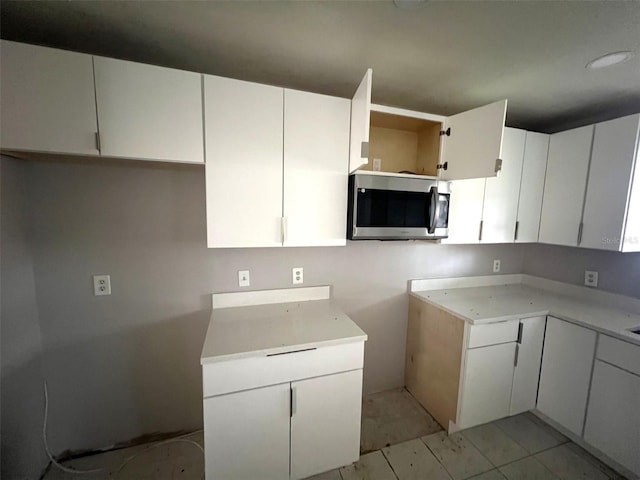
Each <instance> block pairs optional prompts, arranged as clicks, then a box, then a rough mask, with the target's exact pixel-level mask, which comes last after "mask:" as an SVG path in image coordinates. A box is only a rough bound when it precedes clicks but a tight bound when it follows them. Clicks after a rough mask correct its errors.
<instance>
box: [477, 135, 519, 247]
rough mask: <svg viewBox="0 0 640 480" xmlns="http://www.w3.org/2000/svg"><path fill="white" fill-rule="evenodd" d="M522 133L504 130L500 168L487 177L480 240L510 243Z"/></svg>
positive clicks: (516, 194)
mask: <svg viewBox="0 0 640 480" xmlns="http://www.w3.org/2000/svg"><path fill="white" fill-rule="evenodd" d="M525 136H526V132H525V131H524V130H517V129H515V128H505V129H504V144H503V147H502V169H501V170H500V171H499V172H498V175H497V176H495V177H490V178H487V180H486V182H487V183H486V187H485V192H484V207H483V209H482V238H481V242H482V243H508V242H513V239H514V235H515V227H516V218H517V214H518V194H519V193H520V179H521V177H522V159H523V157H524V145H525Z"/></svg>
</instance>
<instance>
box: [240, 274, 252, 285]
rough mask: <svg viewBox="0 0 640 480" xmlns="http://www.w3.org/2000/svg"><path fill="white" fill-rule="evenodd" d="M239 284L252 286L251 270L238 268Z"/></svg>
mask: <svg viewBox="0 0 640 480" xmlns="http://www.w3.org/2000/svg"><path fill="white" fill-rule="evenodd" d="M238 286H239V287H249V286H251V275H250V273H249V270H238Z"/></svg>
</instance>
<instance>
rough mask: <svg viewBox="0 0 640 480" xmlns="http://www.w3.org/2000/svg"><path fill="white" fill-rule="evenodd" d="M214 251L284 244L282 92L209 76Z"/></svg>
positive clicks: (208, 183) (210, 206)
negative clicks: (216, 249) (221, 248)
mask: <svg viewBox="0 0 640 480" xmlns="http://www.w3.org/2000/svg"><path fill="white" fill-rule="evenodd" d="M204 96H205V119H206V132H205V143H206V149H207V161H206V164H205V178H206V194H207V242H208V246H209V247H275V246H281V245H282V229H281V222H282V133H283V128H282V123H283V106H282V100H283V89H282V88H276V87H271V86H268V85H259V84H257V83H249V82H243V81H240V80H232V79H229V78H222V77H214V76H210V75H206V76H205V77H204Z"/></svg>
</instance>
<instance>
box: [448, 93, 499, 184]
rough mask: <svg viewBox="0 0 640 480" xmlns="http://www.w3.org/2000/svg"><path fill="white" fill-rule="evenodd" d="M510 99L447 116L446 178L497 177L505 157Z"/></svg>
mask: <svg viewBox="0 0 640 480" xmlns="http://www.w3.org/2000/svg"><path fill="white" fill-rule="evenodd" d="M506 114H507V101H506V100H501V101H499V102H495V103H492V104H490V105H485V106H483V107H478V108H474V109H473V110H469V111H467V112H462V113H459V114H457V115H453V116H452V117H448V118H447V120H446V123H445V127H446V129H451V131H450V136H447V135H445V138H444V149H443V150H444V151H443V155H442V163H443V164H445V163H446V164H447V168H446V170H445V169H443V170H441V174H440V178H442V179H443V180H460V179H466V178H482V177H494V176H495V175H496V173H497V169H496V162H497V161H499V159H502V136H503V130H504V120H505V117H506Z"/></svg>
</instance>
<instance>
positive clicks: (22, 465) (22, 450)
mask: <svg viewBox="0 0 640 480" xmlns="http://www.w3.org/2000/svg"><path fill="white" fill-rule="evenodd" d="M0 170H1V171H2V175H1V181H2V188H1V191H2V199H1V201H0V207H1V210H2V211H1V218H0V220H1V222H0V223H1V224H2V229H1V236H2V238H1V243H0V244H1V246H2V250H1V259H2V264H1V268H0V277H1V283H2V291H1V297H2V298H1V301H0V304H1V306H2V311H1V321H0V328H1V329H2V334H1V336H0V339H1V349H0V351H1V362H0V363H1V366H2V369H1V382H2V388H1V395H0V397H1V404H2V414H1V418H0V421H1V422H2V436H1V437H0V438H1V443H2V445H1V449H0V450H1V451H2V464H1V465H2V467H1V472H0V477H2V478H6V479H12V478H38V476H39V475H40V473H41V472H42V470H43V468H44V467H45V466H46V464H47V459H46V456H45V453H44V449H43V448H42V433H41V432H42V421H43V380H44V377H43V374H42V364H41V353H42V344H41V336H40V326H39V324H38V309H37V304H36V292H35V281H34V268H33V266H34V263H33V255H32V251H31V248H30V245H29V242H28V240H27V230H28V211H27V207H28V205H27V203H28V198H27V181H28V180H27V174H26V173H27V165H26V164H24V163H22V162H19V161H16V160H13V159H8V158H5V157H2V159H1V160H0ZM18 473H19V474H20V475H18Z"/></svg>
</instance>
